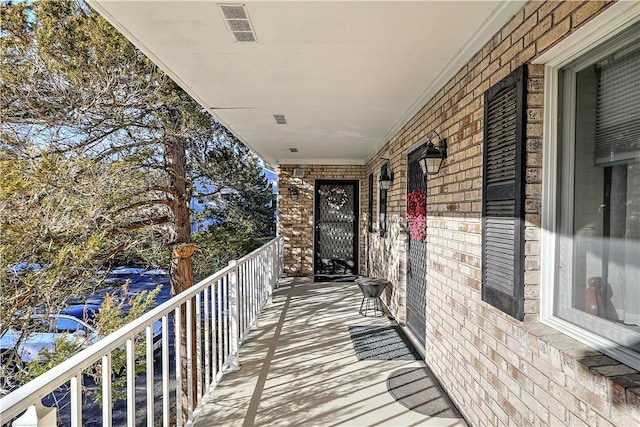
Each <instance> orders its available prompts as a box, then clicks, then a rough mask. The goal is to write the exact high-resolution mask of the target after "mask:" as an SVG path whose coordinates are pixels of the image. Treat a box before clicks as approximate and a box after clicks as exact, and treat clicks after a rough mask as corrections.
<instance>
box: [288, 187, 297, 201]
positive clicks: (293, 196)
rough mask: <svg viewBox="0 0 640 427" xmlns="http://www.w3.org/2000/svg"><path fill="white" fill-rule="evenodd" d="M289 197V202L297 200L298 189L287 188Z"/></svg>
mask: <svg viewBox="0 0 640 427" xmlns="http://www.w3.org/2000/svg"><path fill="white" fill-rule="evenodd" d="M289 197H291V200H298V187H290V188H289Z"/></svg>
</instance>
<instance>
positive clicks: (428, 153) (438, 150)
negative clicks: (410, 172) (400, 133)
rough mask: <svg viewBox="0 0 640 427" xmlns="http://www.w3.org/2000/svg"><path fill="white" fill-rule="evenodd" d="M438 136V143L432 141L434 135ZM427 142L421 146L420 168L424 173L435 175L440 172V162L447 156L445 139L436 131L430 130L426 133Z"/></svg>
mask: <svg viewBox="0 0 640 427" xmlns="http://www.w3.org/2000/svg"><path fill="white" fill-rule="evenodd" d="M436 136H437V137H438V141H437V143H438V145H437V146H436V145H435V144H434V143H433V139H432V138H434V137H436ZM426 138H427V142H426V143H425V144H424V145H423V146H422V153H421V157H420V160H418V163H420V168H421V169H422V173H424V174H425V175H436V174H437V173H438V172H440V167H442V162H443V160H444V159H446V158H447V140H446V139H442V138H441V137H440V134H439V133H438V132H436V131H431V132H429V133H428V134H427V137H426Z"/></svg>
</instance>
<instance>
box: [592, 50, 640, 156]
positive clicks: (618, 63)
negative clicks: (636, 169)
mask: <svg viewBox="0 0 640 427" xmlns="http://www.w3.org/2000/svg"><path fill="white" fill-rule="evenodd" d="M596 70H597V73H598V92H597V110H596V141H595V159H596V160H595V162H596V165H597V166H611V165H615V164H620V163H627V162H630V161H640V46H639V45H638V43H636V44H635V46H633V47H632V48H631V49H627V50H625V51H624V52H621V53H619V54H617V55H616V56H614V57H610V58H607V59H606V60H604V61H601V62H600V63H598V65H597V67H596Z"/></svg>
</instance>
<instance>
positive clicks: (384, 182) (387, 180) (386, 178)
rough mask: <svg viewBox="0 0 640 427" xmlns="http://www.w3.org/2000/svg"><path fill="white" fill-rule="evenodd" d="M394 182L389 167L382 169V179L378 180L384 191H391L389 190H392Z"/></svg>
mask: <svg viewBox="0 0 640 427" xmlns="http://www.w3.org/2000/svg"><path fill="white" fill-rule="evenodd" d="M385 166H387V165H385ZM392 182H393V174H391V175H389V172H388V167H384V168H382V171H381V174H380V179H379V180H378V184H379V185H380V188H381V189H383V190H384V191H389V188H391V183H392Z"/></svg>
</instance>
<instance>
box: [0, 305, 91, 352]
mask: <svg viewBox="0 0 640 427" xmlns="http://www.w3.org/2000/svg"><path fill="white" fill-rule="evenodd" d="M26 327H27V328H28V331H29V333H28V334H27V336H25V337H23V335H24V334H23V331H22V330H21V329H18V328H10V329H8V330H7V331H5V333H4V334H3V335H2V337H0V354H1V355H2V359H3V362H4V361H5V360H8V358H9V354H10V353H11V352H13V351H15V352H16V354H17V355H18V357H19V358H20V360H21V361H22V363H28V362H29V361H31V360H35V359H37V357H38V354H39V353H40V351H41V350H43V349H47V350H50V351H55V343H56V341H57V340H58V339H59V338H60V337H62V336H64V337H66V338H67V339H69V340H78V341H79V343H80V345H81V346H88V345H90V344H93V343H95V342H97V341H98V340H99V339H100V337H99V336H98V333H97V331H96V330H95V328H93V326H91V325H90V324H88V323H87V322H85V321H84V320H82V319H78V318H76V317H74V316H71V315H69V314H59V315H57V316H46V315H37V314H36V315H33V316H31V317H30V318H29V321H28V325H26Z"/></svg>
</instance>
